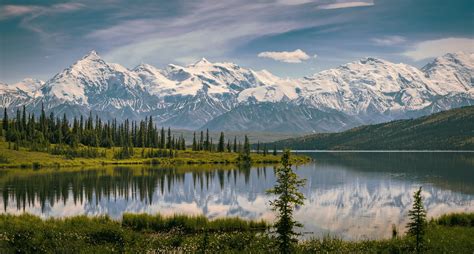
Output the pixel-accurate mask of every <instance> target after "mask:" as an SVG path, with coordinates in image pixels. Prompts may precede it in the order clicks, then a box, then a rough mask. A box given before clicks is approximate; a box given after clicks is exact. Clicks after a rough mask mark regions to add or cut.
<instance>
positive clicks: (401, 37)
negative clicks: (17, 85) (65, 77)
mask: <svg viewBox="0 0 474 254" xmlns="http://www.w3.org/2000/svg"><path fill="white" fill-rule="evenodd" d="M91 50H96V51H97V52H98V53H99V54H100V55H101V56H102V57H103V58H104V59H105V60H106V61H109V62H115V63H119V64H122V65H124V66H125V67H127V68H133V67H135V66H136V65H138V64H140V63H148V64H152V65H154V66H156V67H158V68H165V67H166V65H167V64H170V63H173V64H179V65H187V64H191V63H193V62H196V61H198V60H199V59H200V58H202V57H205V58H207V59H208V60H209V61H211V62H221V61H225V62H234V63H236V64H239V65H241V66H244V67H249V68H252V69H255V70H260V69H267V70H269V71H271V72H272V73H274V74H276V75H279V76H281V77H302V76H307V75H311V74H314V73H315V72H318V71H321V70H325V69H328V68H332V67H336V66H338V65H341V64H344V63H347V62H351V61H356V60H357V59H360V58H362V57H368V56H371V57H379V58H383V59H386V60H389V61H392V62H396V63H398V62H403V63H407V64H412V65H415V66H418V67H421V66H422V65H423V64H425V63H427V62H428V61H430V60H431V59H433V58H434V57H436V56H440V55H443V54H444V53H448V52H458V51H465V52H474V1H472V0H450V1H447V0H192V1H191V0H174V1H169V0H155V1H143V0H135V1H124V0H102V1H96V0H84V1H46V0H43V1H24V0H14V1H9V0H0V82H4V83H13V82H17V81H20V80H22V79H23V78H27V77H31V78H39V79H43V80H47V79H49V78H51V77H52V76H54V75H55V74H56V73H58V72H60V71H61V70H62V69H64V68H66V67H68V66H70V65H71V64H72V63H74V62H75V61H77V60H78V59H80V58H81V57H82V56H84V55H86V54H87V53H88V52H89V51H91Z"/></svg>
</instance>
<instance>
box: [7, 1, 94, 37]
mask: <svg viewBox="0 0 474 254" xmlns="http://www.w3.org/2000/svg"><path fill="white" fill-rule="evenodd" d="M84 7H85V5H83V4H81V3H61V4H54V5H50V6H40V5H6V6H3V7H0V20H4V19H10V18H21V21H20V23H19V24H20V26H21V27H23V28H25V29H28V30H30V31H33V32H35V33H37V34H39V35H40V36H41V37H42V38H47V37H50V35H51V34H49V33H47V32H46V31H45V30H44V29H43V28H42V27H41V26H40V25H39V24H38V22H35V21H36V19H38V18H40V17H43V16H52V15H55V14H59V13H67V12H72V11H77V10H79V9H82V8H84Z"/></svg>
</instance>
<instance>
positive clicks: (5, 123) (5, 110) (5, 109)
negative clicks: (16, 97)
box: [2, 108, 8, 131]
mask: <svg viewBox="0 0 474 254" xmlns="http://www.w3.org/2000/svg"><path fill="white" fill-rule="evenodd" d="M2 126H3V129H4V130H5V131H8V113H7V108H4V109H3V122H2Z"/></svg>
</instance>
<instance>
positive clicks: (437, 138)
mask: <svg viewBox="0 0 474 254" xmlns="http://www.w3.org/2000/svg"><path fill="white" fill-rule="evenodd" d="M473 130H474V106H469V107H463V108H458V109H452V110H448V111H444V112H440V113H437V114H433V115H429V116H425V117H420V118H417V119H409V120H397V121H393V122H389V123H381V124H375V125H366V126H361V127H357V128H354V129H351V130H348V131H344V132H340V133H321V134H312V135H308V136H304V137H299V138H291V139H286V140H281V141H277V142H275V143H273V144H274V145H275V146H277V147H278V148H291V149H302V150H305V149H306V150H311V149H318V150H397V149H398V150H474V138H473V137H474V131H473Z"/></svg>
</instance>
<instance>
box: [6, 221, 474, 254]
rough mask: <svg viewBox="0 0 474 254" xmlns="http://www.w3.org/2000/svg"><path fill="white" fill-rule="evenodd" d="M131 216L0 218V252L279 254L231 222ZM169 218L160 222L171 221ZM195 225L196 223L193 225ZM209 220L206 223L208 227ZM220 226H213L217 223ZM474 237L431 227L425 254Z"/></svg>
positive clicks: (362, 246)
mask: <svg viewBox="0 0 474 254" xmlns="http://www.w3.org/2000/svg"><path fill="white" fill-rule="evenodd" d="M127 216H128V218H127V219H126V217H127ZM130 216H131V215H124V218H123V220H122V222H120V221H115V220H111V219H110V218H109V217H107V216H100V217H86V216H77V217H71V218H65V219H47V220H43V219H41V218H39V217H37V216H33V215H28V214H23V215H8V214H2V215H0V250H1V252H2V253H198V252H199V251H202V250H204V251H205V253H278V249H275V244H276V243H277V242H276V239H275V238H273V237H271V235H269V234H267V233H266V232H263V231H261V230H260V229H258V230H257V231H254V230H253V228H252V227H249V230H246V229H239V230H238V231H233V229H232V228H235V227H234V226H229V227H230V228H229V227H228V226H226V225H230V224H232V223H230V224H226V225H220V226H219V227H220V228H221V229H220V230H209V229H208V228H201V229H198V228H196V229H197V231H190V232H191V233H186V232H184V231H182V230H181V229H179V227H175V228H172V229H170V230H169V231H153V229H151V228H150V227H151V226H148V225H152V223H151V222H152V221H154V217H155V216H151V215H147V216H145V215H135V216H134V217H133V219H132V217H130ZM448 216H449V215H448ZM466 216H468V217H469V216H472V214H470V215H469V214H467V215H466ZM149 217H151V218H152V219H150V218H149ZM198 217H199V216H198ZM170 218H171V217H161V220H160V221H168V219H169V220H172V219H170ZM193 220H194V221H195V223H193V222H191V221H193ZM223 220H227V219H223ZM237 220H238V219H237ZM123 221H128V223H129V224H127V225H124V222H123ZM178 221H179V223H181V225H182V224H184V223H183V221H184V220H183V219H182V218H180V219H178ZM203 221H204V220H202V219H200V218H199V219H192V218H188V222H186V224H187V225H191V226H192V227H197V226H201V225H202V223H203ZM213 221H214V220H210V221H208V223H212V222H213ZM244 222H247V221H244ZM179 223H175V225H179ZM223 223H224V222H220V223H217V222H216V224H223ZM254 223H258V222H254ZM136 225H147V226H136ZM160 225H161V222H160ZM207 225H210V224H207ZM192 227H190V228H192ZM229 229H231V230H229ZM160 230H161V227H160ZM205 232H207V233H205ZM473 235H474V228H473V227H460V226H442V225H437V224H435V223H430V224H429V225H428V230H427V234H426V238H427V241H426V251H427V252H428V253H471V252H472V250H473V249H474V242H473V241H472V236H473ZM413 251H414V249H413V245H412V244H411V239H410V238H409V237H399V238H396V239H387V240H359V241H345V240H342V239H340V238H337V237H329V236H327V237H322V238H312V239H309V240H303V241H300V242H299V243H298V244H297V245H295V246H294V249H293V253H413Z"/></svg>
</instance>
